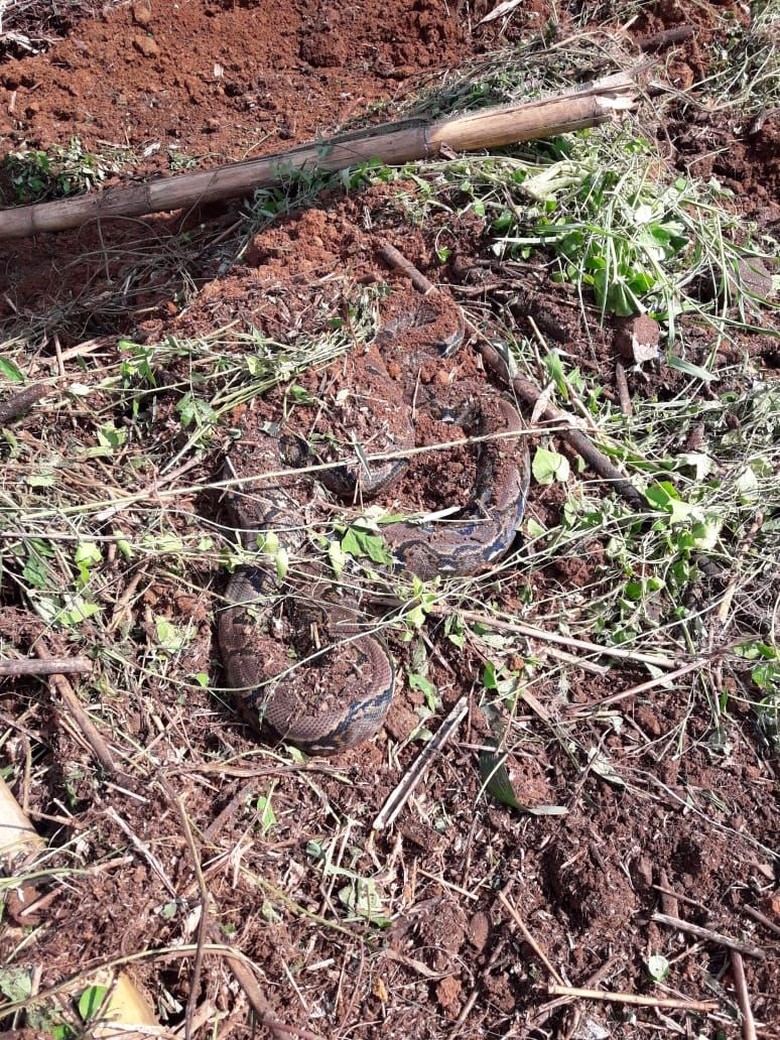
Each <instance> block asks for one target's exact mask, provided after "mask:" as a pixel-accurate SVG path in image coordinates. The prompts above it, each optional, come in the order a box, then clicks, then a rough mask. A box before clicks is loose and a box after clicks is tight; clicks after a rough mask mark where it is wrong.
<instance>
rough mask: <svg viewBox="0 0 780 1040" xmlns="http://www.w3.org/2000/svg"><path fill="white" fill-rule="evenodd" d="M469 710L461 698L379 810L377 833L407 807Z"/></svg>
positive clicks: (375, 825)
mask: <svg viewBox="0 0 780 1040" xmlns="http://www.w3.org/2000/svg"><path fill="white" fill-rule="evenodd" d="M468 709H469V702H468V698H466V697H461V698H460V700H459V701H458V702H457V703H456V704H455V707H454V708H453V709H452V711H451V712H450V713H449V715H448V716H447V718H446V719H445V720H444V722H442V724H441V726H439V728H438V729H437V731H436V733H435V735H434V736H433V737H432V738H431V739H430V740H429V741H428V743H427V744H426V745H425V747H424V748H423V749H422V751H421V752H420V754H419V755H418V756H417V758H416V759H415V760H414V762H413V763H412V765H411V768H410V769H409V771H408V772H407V773H406V774H405V775H404V777H403V778H402V780H401V782H400V783H399V784H398V786H397V787H396V788H395V790H394V791H393V792H392V793H391V794H390V796H389V797H388V799H387V801H386V802H385V804H384V805H383V806H382V808H381V809H380V810H379V813H378V814H377V816H376V818H375V820H374V822H373V823H372V824H371V826H372V828H373V829H374V830H375V831H381V830H384V828H385V827H389V826H390V825H391V824H392V823H393V821H394V820H395V818H396V816H398V814H399V812H400V811H401V809H402V808H403V807H404V805H406V802H407V801H408V799H409V798H410V797H411V794H412V792H413V791H414V789H415V787H417V785H418V784H419V782H420V781H421V780H422V778H423V777H424V776H425V774H426V772H427V771H428V767H429V766H430V764H431V762H432V761H433V758H434V755H435V754H436V753H437V752H438V751H440V750H441V749H442V748H443V747H444V745H445V744H446V743H447V741H448V740H449V739H450V737H451V736H452V734H453V733H454V732H455V730H456V729H457V727H458V726H459V725H460V722H461V719H462V718H463V716H464V715H465V714H466V712H467V711H468Z"/></svg>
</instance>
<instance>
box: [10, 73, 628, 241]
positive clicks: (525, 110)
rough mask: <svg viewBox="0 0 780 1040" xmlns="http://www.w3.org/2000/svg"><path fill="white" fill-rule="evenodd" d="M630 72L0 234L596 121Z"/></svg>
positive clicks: (69, 211) (21, 214) (176, 182)
mask: <svg viewBox="0 0 780 1040" xmlns="http://www.w3.org/2000/svg"><path fill="white" fill-rule="evenodd" d="M637 94H638V92H637V88H636V83H635V82H634V78H633V77H632V76H631V75H628V74H626V73H618V74H617V75H614V76H607V77H606V78H604V79H601V80H597V81H596V82H595V83H591V84H588V85H586V86H584V87H579V88H576V89H574V90H571V91H567V92H564V93H562V94H558V95H556V96H553V97H548V98H542V99H538V100H536V101H526V102H523V103H520V104H513V105H507V106H504V107H501V108H484V109H481V110H478V111H476V112H469V113H465V114H461V115H457V116H451V117H447V118H445V119H442V120H440V121H438V122H436V123H431V122H428V121H427V120H423V119H412V120H407V121H405V122H401V123H386V124H384V125H382V126H379V127H371V128H369V129H367V130H359V131H357V132H354V133H348V134H340V135H338V136H336V137H332V138H329V139H328V140H324V141H315V142H313V143H310V144H305V145H300V146H299V147H296V148H290V149H288V150H287V151H285V152H278V153H277V154H275V155H267V156H264V157H262V158H259V159H249V160H246V161H245V162H240V163H232V164H230V165H229V166H222V167H217V168H216V169H214V170H201V171H198V172H197V173H189V174H181V175H180V176H177V177H167V178H161V179H159V180H156V181H150V182H148V183H146V184H137V185H131V186H129V187H127V186H123V187H118V188H109V189H108V190H106V191H102V192H98V193H96V194H93V195H86V196H82V197H81V198H77V199H66V200H59V201H57V202H44V203H38V204H37V205H34V206H21V207H19V208H17V209H10V210H5V211H3V212H0V238H22V237H25V236H28V235H34V234H37V233H39V232H42V231H61V230H63V229H65V228H73V227H80V226H81V225H82V224H85V223H87V222H88V221H90V220H95V219H99V220H104V219H106V218H109V217H133V216H141V215H142V214H144V213H157V212H160V211H162V210H174V209H180V208H181V207H183V206H193V205H197V204H203V203H207V202H214V201H217V200H221V199H228V198H232V197H234V196H237V195H246V194H247V193H248V192H250V191H253V190H254V189H257V188H263V187H269V186H271V185H274V184H279V183H280V182H281V183H285V182H289V181H290V179H291V178H292V177H293V176H294V175H299V176H300V175H301V174H304V175H306V176H310V175H311V174H313V173H315V172H318V171H325V172H335V171H337V170H343V169H346V168H347V167H350V166H359V165H362V164H364V163H367V162H370V161H371V160H375V159H378V160H379V161H380V162H383V163H391V164H392V163H405V162H410V161H412V160H415V159H430V158H432V157H435V156H437V155H440V154H441V153H445V154H449V153H450V152H451V151H464V150H466V151H469V150H470V151H474V150H477V151H481V150H482V149H485V148H497V147H501V146H503V145H507V144H514V143H516V142H518V141H530V140H534V139H535V138H539V137H556V136H557V135H559V134H562V133H569V132H570V131H572V130H581V129H583V128H585V127H589V126H596V125H597V124H599V123H603V122H605V121H607V120H610V119H613V118H614V117H615V116H616V115H617V114H618V113H620V112H625V111H628V110H630V109H631V108H633V107H634V106H635V104H636V99H637Z"/></svg>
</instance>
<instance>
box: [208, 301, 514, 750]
mask: <svg viewBox="0 0 780 1040" xmlns="http://www.w3.org/2000/svg"><path fill="white" fill-rule="evenodd" d="M453 307H454V305H453ZM457 318H458V320H457V330H456V331H455V332H454V333H453V334H452V335H451V336H450V337H448V339H447V340H445V341H439V342H438V343H437V344H436V345H435V349H436V350H437V351H438V356H439V357H441V356H442V354H444V355H450V354H451V353H453V352H454V351H455V350H456V349H457V348H458V347H459V346H460V342H461V341H462V339H463V323H462V317H461V315H460V311H459V309H457ZM405 320H406V323H407V324H406V328H407V329H408V328H410V327H412V328H414V329H418V328H419V327H420V322H419V315H418V314H414V313H412V314H410V315H409V316H408V317H407V318H406V319H405ZM404 333H405V328H404V327H403V322H401V323H398V322H396V323H392V324H390V325H389V326H385V328H384V329H383V330H382V331H381V332H380V334H379V336H378V338H377V341H378V343H379V345H380V347H384V348H385V349H387V348H388V347H389V346H390V345H393V344H395V345H397V344H398V342H399V340H403V337H404ZM429 349H430V347H429ZM429 356H430V355H429ZM421 363H422V359H421V358H420V357H419V356H417V355H416V354H412V355H411V356H409V358H408V367H409V370H410V373H411V374H412V377H413V376H414V373H415V372H416V370H418V369H419V365H420V364H421ZM388 378H389V377H388ZM388 393H389V394H390V395H391V396H392V397H395V398H396V399H397V398H398V388H397V386H395V385H393V386H391V387H389V388H388ZM411 393H412V392H411V391H407V392H406V393H405V395H404V398H405V402H404V403H405V404H406V407H407V410H408V413H409V416H410V418H409V421H408V431H407V433H406V434H405V435H403V439H402V442H401V443H402V447H401V449H400V450H405V449H407V448H409V447H411V446H412V445H413V443H414V430H413V423H412V419H411V415H412V405H411V400H410V397H411ZM468 411H469V413H470V415H469V418H468V421H467V422H466V423H464V425H465V426H466V428H467V430H468V432H469V433H472V434H476V435H478V436H482V437H484V438H486V439H485V440H483V441H482V442H481V443H480V446H479V454H478V460H477V480H476V486H475V488H474V494H473V497H472V500H471V503H470V504H469V506H467V507H466V508H465V509H463V510H461V511H460V515H459V516H458V517H457V519H455V520H452V521H449V522H438V523H435V524H433V523H413V522H409V521H402V522H397V523H392V524H389V525H387V526H385V527H383V528H382V533H383V535H384V538H385V541H386V542H387V545H388V547H389V549H390V551H391V553H392V556H393V559H394V569H395V570H396V571H398V572H407V573H411V574H415V575H417V576H418V577H419V578H421V579H423V580H431V579H433V578H434V577H435V576H436V575H437V574H442V575H445V576H446V575H470V574H477V573H479V572H481V571H483V570H485V569H487V568H488V567H490V565H491V564H492V563H494V562H495V561H496V560H498V559H499V558H500V557H501V556H502V555H504V554H505V553H506V552H507V551H508V550H509V548H510V547H511V545H512V542H513V540H514V537H515V533H516V531H517V528H518V526H519V524H520V522H521V520H522V517H523V512H524V508H525V500H526V494H527V490H528V480H529V469H530V466H529V460H528V448H527V443H526V440H525V439H524V438H523V437H518V438H513V437H511V434H512V433H521V432H522V430H523V423H522V420H521V418H520V416H519V415H518V413H517V411H516V410H515V408H514V407H513V405H512V404H510V403H509V401H507V400H505V399H504V398H503V397H500V396H499V395H498V394H497V393H496V391H494V390H492V388H490V387H489V386H487V385H485V386H484V387H483V388H481V389H480V391H479V393H478V395H477V399H476V400H475V401H473V402H471V404H470V405H469V408H468ZM508 435H509V436H508ZM491 438H495V439H491ZM259 444H260V447H259V452H258V453H257V454H256V456H255V461H256V464H257V466H258V469H259V471H260V472H268V473H269V474H274V473H278V472H279V471H283V470H288V475H286V476H283V477H271V478H269V480H268V481H267V482H263V483H262V485H261V486H260V488H259V489H258V490H255V491H253V493H252V496H251V498H250V497H249V496H241V495H240V494H238V493H235V492H234V493H231V494H230V496H229V497H228V502H227V504H228V510H229V513H230V520H231V523H232V524H233V525H234V526H235V527H236V529H237V530H238V531H239V533H240V537H241V539H242V542H243V544H244V546H245V548H247V549H249V550H256V549H257V547H258V541H259V542H260V544H262V541H263V538H264V533H267V532H269V531H273V532H274V533H275V534H276V535H277V536H278V540H279V542H280V544H282V545H283V546H284V547H285V548H286V549H287V550H288V551H289V552H290V555H291V556H292V555H293V554H295V555H296V556H297V555H299V554H300V555H301V556H303V557H304V558H305V557H306V556H307V555H310V553H305V552H302V550H303V549H304V548H307V547H308V541H307V535H306V523H305V519H304V516H303V515H302V507H301V504H300V503H301V501H302V500H303V501H306V500H307V499H309V498H310V496H311V478H310V477H308V476H305V475H301V476H297V475H290V474H289V467H290V464H291V461H293V464H295V462H294V459H297V460H298V464H300V465H307V464H309V463H311V462H312V461H314V462H316V461H318V457H317V456H316V455H313V454H312V453H310V451H309V449H308V447H307V446H306V445H301V444H300V443H296V444H294V449H295V450H293V451H292V453H291V451H290V441H289V439H288V440H287V441H286V442H285V439H284V438H279V437H276V436H272V435H271V434H262V435H261V437H260V442H259ZM406 465H407V463H406V460H403V459H401V460H398V459H393V460H389V461H380V462H378V463H376V464H371V465H370V466H369V467H368V471H366V465H365V462H364V461H363V462H361V463H358V464H357V465H356V464H355V463H352V464H349V463H347V462H344V463H343V464H335V465H333V466H332V468H330V469H328V470H323V471H322V473H321V474H318V476H319V478H320V481H321V483H322V484H324V485H325V486H326V487H327V488H328V490H329V491H331V493H333V494H335V495H337V496H339V497H341V498H345V499H352V497H353V495H354V494H355V485H356V482H357V481H358V480H359V481H360V492H361V495H362V496H363V497H371V496H372V495H374V494H376V493H377V492H378V491H379V490H380V489H382V488H384V487H387V486H388V485H389V484H390V483H391V482H392V481H394V480H396V479H397V478H398V477H400V475H401V474H402V472H403V470H404V468H405V467H406ZM302 589H304V590H305V593H304V592H302V591H301V590H302ZM225 601H226V604H227V605H226V607H225V608H224V609H223V610H222V611H221V612H220V615H219V627H218V639H219V645H220V649H221V653H222V658H223V662H224V666H225V671H226V674H227V680H228V684H229V685H230V687H231V688H233V690H234V691H235V693H236V695H237V699H238V704H239V707H240V709H241V711H242V714H243V715H244V716H245V717H246V718H247V719H248V721H250V723H252V724H253V725H254V726H261V725H263V724H265V725H267V726H270V727H271V729H272V730H274V732H275V733H276V734H277V735H278V736H279V737H281V738H282V739H284V740H286V741H289V742H291V743H293V744H296V745H298V746H299V747H301V748H302V749H303V750H305V751H306V752H309V753H318V754H329V753H333V752H337V751H342V750H345V749H346V748H350V747H354V746H355V745H357V744H360V743H362V742H364V741H366V740H368V739H370V738H371V737H372V736H373V735H374V734H375V733H376V732H377V730H378V729H379V728H380V726H381V725H382V722H383V721H384V718H385V715H386V714H387V710H388V708H389V706H390V703H391V701H392V697H393V692H394V685H395V669H394V666H393V661H392V658H391V656H390V654H389V652H388V649H387V647H386V645H385V643H384V641H383V640H382V639H381V638H380V637H379V636H378V635H377V634H376V633H374V632H372V631H371V624H370V618H368V617H367V616H366V614H365V612H364V611H362V610H360V609H359V608H358V607H357V606H356V605H355V604H354V603H353V602H350V601H349V600H347V599H345V598H344V596H343V592H342V590H341V589H340V588H339V587H338V586H336V585H335V584H334V582H333V579H332V578H330V579H329V578H328V575H327V572H326V570H325V568H324V567H323V566H321V565H320V566H317V565H315V564H312V565H311V566H309V565H306V566H305V568H304V570H303V572H302V573H300V572H299V573H298V574H297V575H296V581H295V582H294V583H293V582H292V581H291V580H289V579H286V580H280V579H278V578H277V575H276V568H275V563H274V561H273V559H272V558H271V557H270V556H268V555H263V554H260V555H258V558H257V562H256V563H255V564H253V565H251V566H242V567H240V568H239V569H238V570H237V571H236V572H235V573H234V574H233V575H232V577H231V578H230V580H229V582H228V585H227V588H226V590H225ZM289 642H293V644H294V646H295V650H296V658H290V657H289V656H288V650H287V645H288V643H289ZM301 659H303V661H304V662H305V663H306V664H308V665H310V666H311V667H308V668H306V669H305V670H303V671H299V670H298V669H297V667H295V666H296V665H297V664H300V663H301ZM280 673H281V674H280Z"/></svg>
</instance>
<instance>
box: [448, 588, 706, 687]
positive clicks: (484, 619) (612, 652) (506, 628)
mask: <svg viewBox="0 0 780 1040" xmlns="http://www.w3.org/2000/svg"><path fill="white" fill-rule="evenodd" d="M429 613H430V614H432V615H435V616H437V617H445V616H448V615H449V614H450V613H451V611H450V610H449V609H445V608H444V607H437V606H433V607H431V609H430V611H429ZM459 613H460V616H461V617H462V618H463V619H464V621H473V622H475V623H476V624H478V625H486V626H488V627H489V628H496V629H498V630H499V631H500V632H514V633H515V634H516V635H520V636H527V637H528V638H529V639H540V640H542V642H548V643H559V644H561V645H562V646H576V647H577V648H578V649H579V650H588V651H589V652H590V653H592V654H598V656H599V657H616V658H621V659H622V660H624V661H639V662H641V663H642V664H652V665H655V666H656V668H673V667H674V665H675V664H676V662H675V661H674V659H673V658H671V657H661V655H660V654H643V653H640V652H639V651H636V650H627V649H625V647H620V646H600V645H599V644H598V643H590V642H588V640H586V639H576V638H575V637H574V636H562V635H558V634H557V633H556V632H545V631H544V629H541V628H533V627H532V626H531V625H524V624H523V623H522V621H501V620H500V619H499V618H494V617H491V616H490V615H489V614H480V613H479V611H476V610H462V611H460V612H459ZM697 667H701V661H699V662H698V665H697ZM667 678H668V677H667Z"/></svg>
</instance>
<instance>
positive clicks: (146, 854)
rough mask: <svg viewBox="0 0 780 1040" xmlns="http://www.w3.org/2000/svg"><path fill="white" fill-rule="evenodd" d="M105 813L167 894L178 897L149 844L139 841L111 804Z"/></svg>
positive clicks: (174, 897)
mask: <svg viewBox="0 0 780 1040" xmlns="http://www.w3.org/2000/svg"><path fill="white" fill-rule="evenodd" d="M105 813H106V816H108V818H109V819H110V820H113V821H114V823H115V824H116V825H117V827H118V828H119V829H120V830H121V831H122V832H123V833H124V834H126V835H127V837H128V838H129V839H130V841H131V843H132V845H133V847H134V848H136V849H137V850H138V852H140V853H141V855H142V856H143V858H144V859H145V860H146V862H147V863H148V864H149V866H150V867H151V868H152V870H153V871H154V873H155V874H156V875H157V877H158V878H159V879H160V881H162V883H163V885H165V887H166V888H167V889H168V894H169V895H170V896H172V897H173V899H178V897H179V893H178V892H177V891H176V888H175V886H174V884H173V882H172V881H171V879H170V878H169V877H168V875H167V874H166V873H165V868H164V867H163V865H162V863H161V862H160V860H159V859H158V858H157V856H155V854H154V853H153V852H152V850H151V849H150V848H149V846H148V845H145V844H144V842H142V841H141V839H140V838H139V837H138V835H137V834H136V833H135V831H134V830H133V829H132V828H131V826H130V824H129V823H126V822H125V820H123V819H122V817H121V816H120V815H119V813H118V812H117V811H116V810H115V809H114V808H113V806H111V805H109V806H108V808H107V809H106V810H105Z"/></svg>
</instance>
